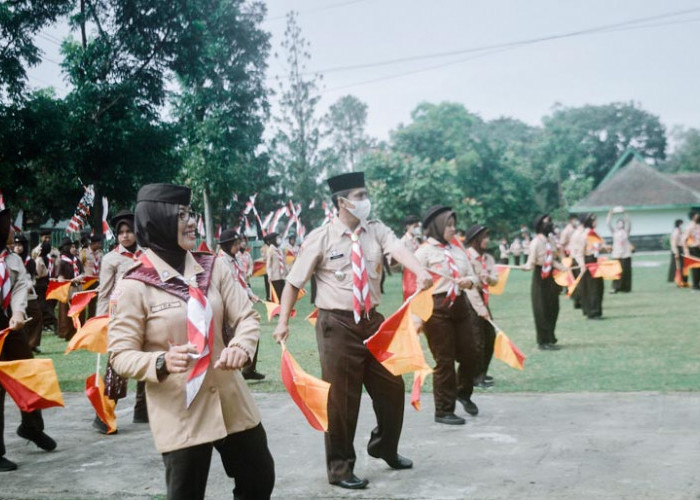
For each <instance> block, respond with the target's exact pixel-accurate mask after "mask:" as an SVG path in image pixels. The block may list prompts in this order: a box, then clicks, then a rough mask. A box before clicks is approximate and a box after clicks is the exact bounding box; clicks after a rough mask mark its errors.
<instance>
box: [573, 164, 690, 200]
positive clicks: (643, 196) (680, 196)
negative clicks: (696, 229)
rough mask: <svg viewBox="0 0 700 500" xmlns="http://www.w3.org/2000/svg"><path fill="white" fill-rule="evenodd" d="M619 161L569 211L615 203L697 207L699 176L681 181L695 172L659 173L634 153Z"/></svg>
mask: <svg viewBox="0 0 700 500" xmlns="http://www.w3.org/2000/svg"><path fill="white" fill-rule="evenodd" d="M625 156H627V155H625ZM620 163H621V162H620V161H618V163H617V164H616V165H615V168H614V169H613V170H612V171H611V172H610V174H608V176H607V177H605V179H603V181H602V182H601V183H600V184H599V185H598V187H596V188H595V189H594V190H593V191H591V192H590V193H589V194H588V196H586V197H585V198H584V199H582V200H580V201H579V202H578V203H577V204H576V205H575V206H574V207H572V209H571V210H572V211H574V212H576V211H586V210H595V209H606V210H607V209H608V208H610V207H614V206H617V205H622V206H624V207H625V208H661V207H689V206H700V186H698V184H700V176H698V177H699V178H698V179H697V180H695V179H693V180H692V185H691V183H690V182H688V183H686V182H684V181H685V180H686V179H685V177H686V176H688V175H693V176H694V175H695V174H678V175H677V176H672V175H666V174H662V173H661V172H659V171H657V170H656V169H655V168H653V167H651V166H649V165H647V164H646V162H644V161H643V160H642V159H641V158H640V157H639V156H637V155H634V156H633V157H632V159H631V160H630V161H629V163H627V164H626V165H624V166H621V165H620ZM678 176H683V178H680V177H678ZM696 183H697V184H696ZM695 186H698V187H695Z"/></svg>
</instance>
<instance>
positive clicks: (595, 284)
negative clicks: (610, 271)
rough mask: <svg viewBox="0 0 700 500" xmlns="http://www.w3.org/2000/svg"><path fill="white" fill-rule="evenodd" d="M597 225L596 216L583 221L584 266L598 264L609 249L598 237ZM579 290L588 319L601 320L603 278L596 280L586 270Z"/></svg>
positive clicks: (593, 215) (588, 216)
mask: <svg viewBox="0 0 700 500" xmlns="http://www.w3.org/2000/svg"><path fill="white" fill-rule="evenodd" d="M597 225H598V218H597V217H596V215H595V214H588V215H587V216H586V218H585V219H584V221H583V227H584V231H585V234H586V243H585V250H584V254H583V255H584V258H583V261H584V264H593V263H595V262H598V257H599V255H600V253H601V252H603V251H605V250H606V248H607V247H606V246H605V244H604V243H603V239H602V238H601V237H600V236H598V234H597V233H596V231H595V228H596V226H597ZM582 272H583V271H582ZM579 288H580V292H579V293H580V294H581V308H582V309H583V314H585V315H586V317H588V319H601V318H602V317H603V293H604V291H605V284H604V283H603V278H594V277H593V275H592V274H591V272H590V271H589V270H586V272H585V273H583V276H582V277H581V282H580V283H579Z"/></svg>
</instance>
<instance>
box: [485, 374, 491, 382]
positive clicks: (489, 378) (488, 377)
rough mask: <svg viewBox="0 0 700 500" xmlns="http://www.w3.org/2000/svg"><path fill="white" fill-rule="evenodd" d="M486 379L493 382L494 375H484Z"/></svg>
mask: <svg viewBox="0 0 700 500" xmlns="http://www.w3.org/2000/svg"><path fill="white" fill-rule="evenodd" d="M484 380H485V381H486V382H491V383H493V377H492V376H491V375H484Z"/></svg>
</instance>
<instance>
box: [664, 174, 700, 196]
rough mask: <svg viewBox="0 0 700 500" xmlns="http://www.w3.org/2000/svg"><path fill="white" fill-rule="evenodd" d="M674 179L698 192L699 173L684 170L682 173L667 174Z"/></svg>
mask: <svg viewBox="0 0 700 500" xmlns="http://www.w3.org/2000/svg"><path fill="white" fill-rule="evenodd" d="M669 177H670V178H671V179H673V180H674V181H676V182H678V183H680V184H683V185H684V186H687V187H689V188H690V189H692V190H693V191H697V192H698V193H700V173H692V172H685V173H682V174H669Z"/></svg>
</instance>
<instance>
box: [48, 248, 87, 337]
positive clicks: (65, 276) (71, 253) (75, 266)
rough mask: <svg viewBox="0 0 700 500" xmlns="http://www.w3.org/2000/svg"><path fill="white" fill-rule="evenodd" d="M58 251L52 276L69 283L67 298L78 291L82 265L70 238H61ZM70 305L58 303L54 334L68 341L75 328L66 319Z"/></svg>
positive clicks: (68, 319)
mask: <svg viewBox="0 0 700 500" xmlns="http://www.w3.org/2000/svg"><path fill="white" fill-rule="evenodd" d="M58 250H59V251H60V252H61V254H60V256H59V258H58V261H57V262H55V263H54V276H55V277H56V278H57V279H58V281H71V282H72V284H71V289H70V294H69V296H71V297H72V296H73V294H74V293H75V292H77V291H79V286H80V282H81V280H82V274H83V265H82V264H81V263H80V259H78V257H77V251H76V247H75V243H73V242H72V241H71V240H70V238H63V240H62V241H61V245H60V246H59V248H58ZM69 308H70V304H68V303H65V302H59V303H58V330H57V331H56V334H57V335H58V336H59V337H60V338H62V339H64V340H66V341H69V340H70V339H72V338H73V335H75V326H73V320H72V319H71V318H69V317H68V309H69Z"/></svg>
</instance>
